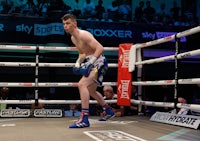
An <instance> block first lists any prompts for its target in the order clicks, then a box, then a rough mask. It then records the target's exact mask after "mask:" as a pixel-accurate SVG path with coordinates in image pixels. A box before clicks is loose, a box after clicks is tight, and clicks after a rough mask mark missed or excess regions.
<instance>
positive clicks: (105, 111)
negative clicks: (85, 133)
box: [99, 104, 115, 121]
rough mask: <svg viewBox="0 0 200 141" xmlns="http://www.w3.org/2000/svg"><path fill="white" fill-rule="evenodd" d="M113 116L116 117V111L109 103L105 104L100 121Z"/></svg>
mask: <svg viewBox="0 0 200 141" xmlns="http://www.w3.org/2000/svg"><path fill="white" fill-rule="evenodd" d="M113 117H115V113H114V112H113V111H112V109H111V107H109V106H108V104H106V105H104V106H103V112H102V113H101V118H100V119H99V121H107V120H108V119H111V118H113Z"/></svg>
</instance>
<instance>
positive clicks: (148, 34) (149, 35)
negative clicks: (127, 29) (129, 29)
mask: <svg viewBox="0 0 200 141" xmlns="http://www.w3.org/2000/svg"><path fill="white" fill-rule="evenodd" d="M176 34H177V32H159V31H156V32H155V33H151V32H142V38H143V39H150V40H156V39H161V38H165V37H168V36H171V35H176ZM180 41H181V42H186V37H181V38H180ZM171 42H174V40H171Z"/></svg>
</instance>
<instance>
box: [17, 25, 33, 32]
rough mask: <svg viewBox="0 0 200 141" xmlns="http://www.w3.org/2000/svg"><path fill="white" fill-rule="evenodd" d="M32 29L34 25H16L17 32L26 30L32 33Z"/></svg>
mask: <svg viewBox="0 0 200 141" xmlns="http://www.w3.org/2000/svg"><path fill="white" fill-rule="evenodd" d="M32 29H33V27H32V26H30V27H29V26H28V25H25V24H21V25H17V26H16V31H17V32H26V33H27V34H30V33H31V30H32Z"/></svg>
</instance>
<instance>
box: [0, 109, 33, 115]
mask: <svg viewBox="0 0 200 141" xmlns="http://www.w3.org/2000/svg"><path fill="white" fill-rule="evenodd" d="M29 116H30V110H29V109H3V110H1V117H29Z"/></svg>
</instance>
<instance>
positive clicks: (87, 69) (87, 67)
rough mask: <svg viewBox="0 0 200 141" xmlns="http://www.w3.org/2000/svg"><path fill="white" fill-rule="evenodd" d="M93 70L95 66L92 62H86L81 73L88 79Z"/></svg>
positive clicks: (81, 68)
mask: <svg viewBox="0 0 200 141" xmlns="http://www.w3.org/2000/svg"><path fill="white" fill-rule="evenodd" d="M92 68H93V65H92V64H91V63H90V62H86V63H83V64H82V65H81V67H80V70H79V72H80V74H82V75H84V76H85V77H88V76H89V74H90V71H91V69H92Z"/></svg>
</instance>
